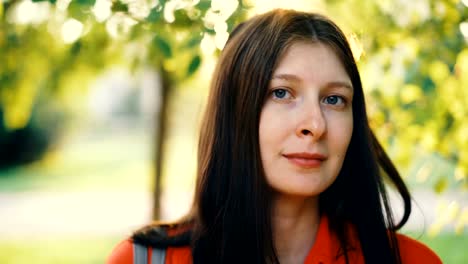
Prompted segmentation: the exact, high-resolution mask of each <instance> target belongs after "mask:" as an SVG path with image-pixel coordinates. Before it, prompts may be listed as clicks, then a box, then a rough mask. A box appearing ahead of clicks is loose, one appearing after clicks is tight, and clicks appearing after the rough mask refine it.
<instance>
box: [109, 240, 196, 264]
mask: <svg viewBox="0 0 468 264" xmlns="http://www.w3.org/2000/svg"><path fill="white" fill-rule="evenodd" d="M133 250H134V247H133V242H132V240H131V239H126V240H124V241H122V242H120V243H119V244H117V246H116V247H115V248H114V250H112V252H111V254H110V255H109V257H108V258H107V261H106V263H107V264H133V260H134V258H133V255H134V252H133ZM147 254H148V259H151V257H152V256H151V255H152V247H147ZM165 263H166V264H175V263H177V264H182V263H184V264H185V263H192V251H191V248H190V247H189V246H183V247H168V248H166V257H165Z"/></svg>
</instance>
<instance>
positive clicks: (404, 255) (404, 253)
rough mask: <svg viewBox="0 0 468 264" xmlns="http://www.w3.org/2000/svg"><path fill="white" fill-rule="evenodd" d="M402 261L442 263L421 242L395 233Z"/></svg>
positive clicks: (429, 263)
mask: <svg viewBox="0 0 468 264" xmlns="http://www.w3.org/2000/svg"><path fill="white" fill-rule="evenodd" d="M397 238H398V246H399V248H400V255H401V260H402V263H427V264H439V263H442V260H440V258H439V256H437V254H436V253H434V251H432V250H431V249H430V248H429V247H427V246H426V245H424V244H423V243H421V242H419V241H417V240H415V239H413V238H410V237H408V236H405V235H402V234H397Z"/></svg>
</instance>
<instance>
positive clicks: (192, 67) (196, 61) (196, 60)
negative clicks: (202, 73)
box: [187, 55, 201, 76]
mask: <svg viewBox="0 0 468 264" xmlns="http://www.w3.org/2000/svg"><path fill="white" fill-rule="evenodd" d="M200 64H201V57H200V55H196V56H195V57H193V59H192V60H191V61H190V64H189V67H188V70H187V74H188V75H189V76H190V75H193V74H194V73H195V72H196V71H197V69H198V68H199V67H200Z"/></svg>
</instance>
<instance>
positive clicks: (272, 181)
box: [259, 41, 353, 196]
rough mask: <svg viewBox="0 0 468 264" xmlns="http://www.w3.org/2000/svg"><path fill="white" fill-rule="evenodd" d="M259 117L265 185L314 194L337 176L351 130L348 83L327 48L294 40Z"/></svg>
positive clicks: (279, 190) (283, 191)
mask: <svg viewBox="0 0 468 264" xmlns="http://www.w3.org/2000/svg"><path fill="white" fill-rule="evenodd" d="M268 88H269V92H268V95H267V96H268V97H267V99H266V101H265V104H264V105H263V108H262V112H261V115H260V125H259V141H260V153H261V158H262V164H263V168H264V170H265V175H266V178H267V182H268V184H269V185H270V186H271V187H272V188H273V189H274V190H275V191H276V192H277V193H279V194H285V195H294V196H317V195H318V194H320V193H321V192H323V191H324V190H325V189H327V188H328V187H329V186H330V185H331V184H332V183H333V181H334V180H335V179H336V177H337V175H338V173H339V172H340V169H341V167H342V164H343V160H344V157H345V155H346V150H347V148H348V145H349V142H350V140H351V135H352V132H353V112H352V99H353V87H352V84H351V80H350V78H349V77H348V75H347V73H346V71H345V69H344V68H343V65H342V64H341V62H340V60H339V59H338V57H337V56H336V55H335V53H334V52H333V51H332V49H330V48H329V47H328V46H326V45H324V44H320V43H309V42H302V41H301V42H295V43H293V44H292V45H291V46H290V47H289V48H288V49H287V50H286V51H285V53H284V54H283V56H282V57H281V59H280V61H279V64H278V67H277V68H276V69H275V71H274V73H273V75H272V79H271V81H270V85H269V87H268Z"/></svg>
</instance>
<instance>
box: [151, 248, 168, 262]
mask: <svg viewBox="0 0 468 264" xmlns="http://www.w3.org/2000/svg"><path fill="white" fill-rule="evenodd" d="M152 251H153V254H152V255H151V264H164V263H165V262H166V250H165V249H163V248H153V249H152Z"/></svg>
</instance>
